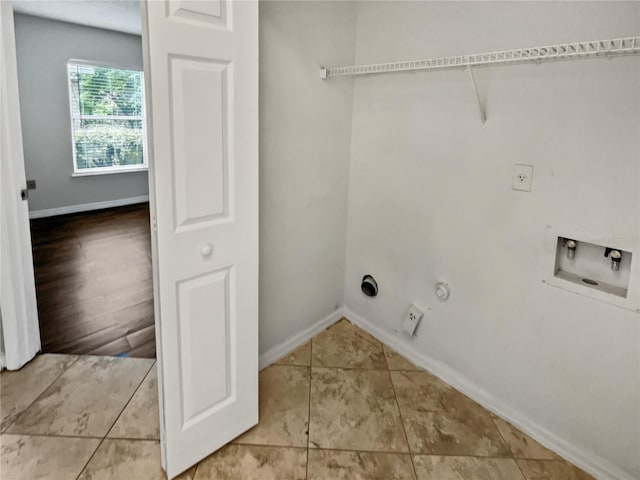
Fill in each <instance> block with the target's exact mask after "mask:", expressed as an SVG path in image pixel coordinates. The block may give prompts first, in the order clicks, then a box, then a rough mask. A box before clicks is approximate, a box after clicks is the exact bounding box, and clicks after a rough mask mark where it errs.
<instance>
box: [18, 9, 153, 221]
mask: <svg viewBox="0 0 640 480" xmlns="http://www.w3.org/2000/svg"><path fill="white" fill-rule="evenodd" d="M15 27H16V50H17V58H18V80H19V88H20V107H21V112H22V134H23V138H24V155H25V166H26V172H27V178H28V179H35V180H36V183H37V189H36V190H32V191H31V192H29V210H30V211H34V210H45V209H51V208H60V207H68V206H72V205H81V204H86V203H93V202H104V201H110V200H117V199H124V198H131V197H138V196H144V195H147V194H148V182H147V173H146V172H136V173H122V174H117V175H100V176H90V177H72V176H71V174H72V173H73V156H72V142H71V121H70V118H69V94H68V87H67V65H66V64H67V60H69V59H70V58H73V59H81V60H92V61H97V62H106V63H113V64H116V65H118V64H119V65H127V66H133V67H139V68H142V45H141V40H140V37H139V36H135V35H128V34H125V33H118V32H113V31H109V30H101V29H98V28H91V27H83V26H80V25H75V24H71V23H65V22H58V21H54V20H46V19H43V18H38V17H31V16H27V15H20V14H16V15H15Z"/></svg>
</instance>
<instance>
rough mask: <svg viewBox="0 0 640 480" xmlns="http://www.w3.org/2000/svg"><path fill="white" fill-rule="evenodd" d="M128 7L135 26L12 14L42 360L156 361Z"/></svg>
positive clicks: (138, 68)
mask: <svg viewBox="0 0 640 480" xmlns="http://www.w3.org/2000/svg"><path fill="white" fill-rule="evenodd" d="M116 3H122V2H114V7H118V6H117V5H115V4H116ZM125 4H130V5H129V6H127V7H125V8H126V10H123V11H122V12H120V13H122V14H126V13H127V12H129V13H130V15H129V18H131V19H133V20H132V21H127V22H122V21H121V19H120V20H117V21H116V20H115V18H114V19H113V20H111V21H109V19H107V23H106V24H105V23H101V22H104V20H105V19H104V18H100V17H101V15H98V13H99V12H97V11H96V10H95V9H94V10H89V9H85V8H84V7H82V8H80V12H78V11H76V12H75V13H76V14H77V15H76V17H75V21H71V20H70V19H66V18H62V19H61V18H58V17H56V15H57V14H60V13H64V12H60V9H58V11H57V12H51V14H48V13H47V12H35V14H30V13H33V12H29V11H28V8H29V5H28V4H27V3H25V2H16V4H15V9H16V14H15V17H14V19H15V31H16V57H17V65H18V86H19V93H20V105H21V117H22V135H23V144H24V152H25V155H24V157H25V170H26V175H27V185H28V188H29V190H28V195H29V200H28V201H29V211H30V224H31V240H32V251H33V261H34V275H35V283H36V297H37V303H38V316H39V322H40V336H41V344H42V352H43V353H65V354H81V355H107V356H131V357H145V358H155V353H156V352H155V328H154V308H153V280H152V260H151V239H150V221H149V205H148V189H149V187H148V177H147V165H148V161H147V145H146V125H145V123H146V122H145V101H144V100H145V99H144V73H143V63H142V62H143V60H142V42H141V36H140V35H139V33H140V28H141V27H140V18H139V12H138V8H139V6H138V5H137V2H125ZM23 7H24V8H23ZM131 7H134V8H131ZM25 8H26V9H27V10H26V11H25V10H24V9H25ZM118 8H119V9H122V7H121V6H120V7H118ZM63 10H64V9H63ZM116 10H117V9H116ZM83 12H84V13H83ZM61 20H64V21H61ZM135 20H137V22H138V25H137V29H138V32H137V33H138V34H137V35H136V34H135V33H136V32H132V31H131V29H132V28H133V29H135ZM132 33H133V34H132ZM45 79H46V81H43V80H45Z"/></svg>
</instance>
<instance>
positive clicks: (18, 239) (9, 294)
mask: <svg viewBox="0 0 640 480" xmlns="http://www.w3.org/2000/svg"><path fill="white" fill-rule="evenodd" d="M0 4H2V5H1V8H2V9H3V11H2V15H5V14H7V15H9V14H10V15H13V2H12V1H11V0H2V1H0ZM139 4H140V9H141V11H142V9H143V8H144V2H143V0H140V1H139ZM141 16H142V23H141V39H142V48H143V50H144V49H145V48H147V46H146V42H147V38H148V28H147V25H146V21H145V16H144V15H141ZM10 24H11V26H12V27H13V24H14V22H13V19H11V22H10ZM0 39H1V40H2V42H1V43H0V45H3V48H2V51H1V52H0V55H1V57H0V58H1V68H2V75H1V77H0V79H1V80H2V81H1V85H0V87H1V88H3V89H8V90H9V92H8V94H7V97H6V98H7V99H8V100H9V102H7V103H8V104H6V105H5V104H0V115H1V117H0V118H2V124H3V125H5V126H6V128H5V129H3V131H2V134H1V135H0V145H4V146H3V147H2V148H11V151H10V152H9V154H10V155H11V156H12V157H13V156H15V155H18V156H20V157H22V162H21V163H22V165H23V168H24V165H25V160H24V150H23V144H22V123H21V121H20V105H19V97H18V94H19V89H18V71H17V62H16V45H15V29H14V28H11V29H9V30H8V31H5V29H4V28H2V25H0ZM141 71H142V72H143V77H144V76H146V75H147V72H146V65H144V62H143V66H142V69H141ZM5 80H8V81H9V83H8V84H7V82H6V81H5ZM143 88H144V97H145V100H146V98H147V94H148V92H149V87H148V86H147V82H144V81H143ZM150 103H151V102H147V101H144V107H145V115H146V120H145V123H146V128H145V130H146V131H147V132H149V130H150V125H151V121H152V110H151V105H150ZM145 141H146V143H147V145H145V147H146V157H147V165H148V184H149V224H150V225H149V228H150V229H151V263H152V266H153V273H152V276H153V298H154V325H155V333H156V358H157V359H158V358H160V356H161V352H160V351H159V350H158V346H160V345H161V343H160V342H159V341H158V338H159V337H158V335H159V334H160V329H159V327H158V324H159V309H158V303H157V297H158V282H157V278H158V276H157V268H156V264H157V245H156V236H155V189H154V181H153V174H154V168H153V164H154V158H153V152H152V142H151V141H150V140H149V138H148V133H146V134H145ZM7 144H8V145H9V147H7V146H6V145H7ZM2 152H3V153H4V152H5V150H2ZM14 163H15V162H7V161H5V160H3V162H2V168H3V171H2V178H3V179H4V178H9V179H11V178H14V177H15V173H16V172H15V171H13V168H12V167H13V165H14ZM5 169H6V170H5ZM7 173H9V175H6V174H7ZM4 182H5V180H3V181H2V184H0V200H1V203H2V205H3V207H2V216H1V217H2V218H1V223H0V238H1V239H2V249H3V250H2V257H1V258H2V261H0V271H1V275H2V283H1V285H2V290H1V298H2V305H1V308H0V324H1V325H0V332H1V336H0V347H1V349H0V369H2V368H8V369H11V370H15V369H18V368H20V367H21V366H23V365H24V364H25V363H27V362H28V361H29V360H31V359H32V358H33V357H34V356H35V355H36V354H37V353H38V352H39V351H40V349H41V343H40V342H41V340H40V324H39V321H38V315H37V310H36V311H35V320H36V321H35V324H34V325H33V324H32V325H24V324H22V323H21V322H20V321H19V320H18V318H19V317H18V315H17V314H16V313H17V312H18V310H17V308H19V303H20V302H19V300H20V295H21V292H19V291H16V289H15V288H14V287H13V284H14V283H16V281H15V280H16V279H18V280H22V281H23V282H25V283H24V284H25V285H28V286H29V287H31V286H33V289H34V291H35V277H34V272H33V266H32V265H24V264H21V263H20V262H18V261H16V258H17V257H18V255H15V253H16V252H18V251H24V250H27V247H28V251H29V255H30V256H32V245H31V225H30V223H29V222H28V221H27V228H26V230H23V231H20V229H16V228H10V227H11V226H15V225H18V224H19V223H20V219H21V216H22V215H23V214H24V213H22V212H20V209H21V208H23V209H24V210H25V211H26V216H27V218H29V211H28V201H27V202H25V201H23V200H21V199H19V198H18V196H17V192H12V191H9V188H8V187H11V186H12V185H8V186H7V185H6V184H5V183H4ZM25 187H26V185H25ZM5 255H6V256H5ZM5 258H8V259H9V260H11V261H9V262H7V261H4V259H5ZM34 304H35V299H34ZM14 346H17V349H16V348H14ZM156 363H157V364H159V363H160V362H156ZM158 377H159V378H160V377H161V375H158ZM158 383H159V385H160V383H161V381H159V382H158ZM160 403H162V402H160ZM160 408H161V414H162V405H161V406H160ZM160 423H161V424H162V423H163V422H160ZM161 428H162V427H161Z"/></svg>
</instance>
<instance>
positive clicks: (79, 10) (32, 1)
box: [13, 0, 141, 35]
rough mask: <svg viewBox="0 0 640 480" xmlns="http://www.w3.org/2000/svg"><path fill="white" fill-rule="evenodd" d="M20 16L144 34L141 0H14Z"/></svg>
mask: <svg viewBox="0 0 640 480" xmlns="http://www.w3.org/2000/svg"><path fill="white" fill-rule="evenodd" d="M13 9H14V10H15V11H16V12H18V13H24V14H27V15H34V16H37V17H44V18H50V19H53V20H61V21H63V22H70V23H77V24H80V25H87V26H89V27H98V28H105V29H107V30H115V31H117V32H125V33H132V34H134V35H140V32H141V24H140V2H139V1H138V0H14V1H13Z"/></svg>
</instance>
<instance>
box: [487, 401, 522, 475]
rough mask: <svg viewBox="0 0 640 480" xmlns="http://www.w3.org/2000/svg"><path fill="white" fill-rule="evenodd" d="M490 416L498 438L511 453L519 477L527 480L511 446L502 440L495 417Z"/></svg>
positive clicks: (502, 436) (505, 440)
mask: <svg viewBox="0 0 640 480" xmlns="http://www.w3.org/2000/svg"><path fill="white" fill-rule="evenodd" d="M490 416H491V422H492V423H493V426H494V427H495V428H496V430H498V435H500V438H501V439H502V441H503V442H504V444H505V445H506V446H507V448H508V449H509V452H511V458H512V459H513V461H514V462H515V464H516V466H517V467H518V470H519V471H520V475H522V480H527V476H526V475H525V474H524V471H523V470H522V467H521V466H520V463H518V459H517V457H516V454H515V452H514V451H513V449H512V448H511V444H510V443H509V442H507V439H506V438H504V435H503V434H502V430H500V428H499V427H498V424H497V423H496V419H495V417H494V416H493V415H491V414H490Z"/></svg>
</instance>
